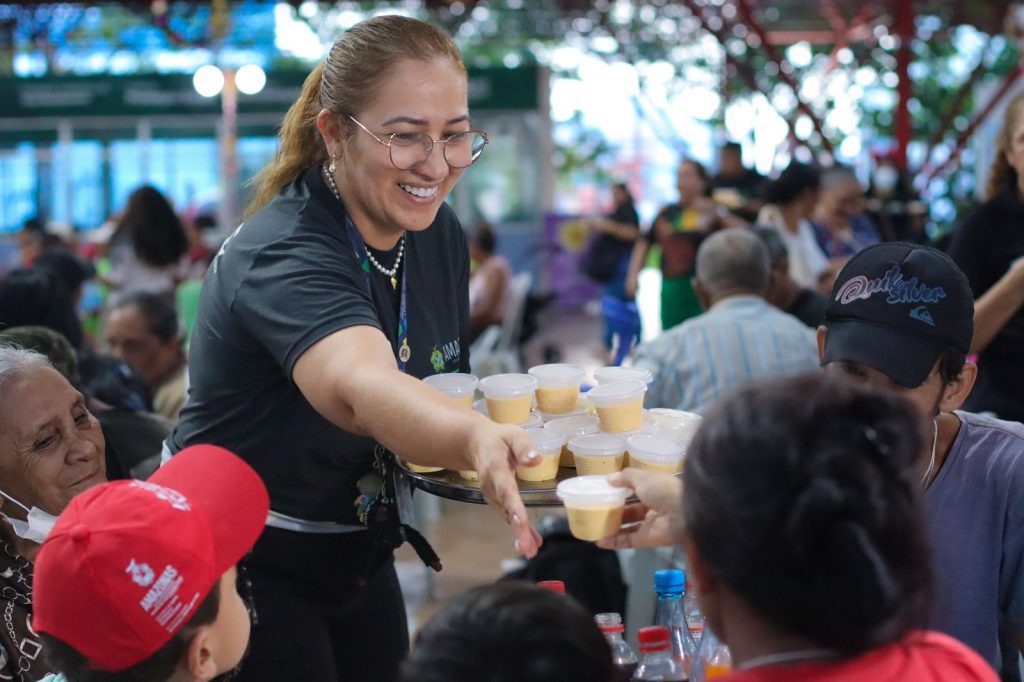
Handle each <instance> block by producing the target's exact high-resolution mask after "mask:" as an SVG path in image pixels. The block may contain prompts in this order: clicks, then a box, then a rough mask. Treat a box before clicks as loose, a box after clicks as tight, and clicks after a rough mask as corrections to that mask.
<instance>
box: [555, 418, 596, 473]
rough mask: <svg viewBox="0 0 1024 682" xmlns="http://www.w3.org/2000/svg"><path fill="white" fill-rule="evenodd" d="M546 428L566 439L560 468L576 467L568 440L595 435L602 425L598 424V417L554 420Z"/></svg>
mask: <svg viewBox="0 0 1024 682" xmlns="http://www.w3.org/2000/svg"><path fill="white" fill-rule="evenodd" d="M544 428H545V429H549V430H551V431H554V432H556V433H560V434H562V435H563V436H564V437H565V440H566V445H563V446H562V459H561V462H560V463H559V464H560V466H564V467H575V466H576V458H575V457H573V454H572V451H571V450H569V445H568V440H569V439H570V438H572V437H574V436H587V435H591V434H595V433H597V432H598V430H600V425H599V424H598V421H597V417H590V416H580V417H563V418H561V419H552V420H551V421H549V422H547V423H546V424H544Z"/></svg>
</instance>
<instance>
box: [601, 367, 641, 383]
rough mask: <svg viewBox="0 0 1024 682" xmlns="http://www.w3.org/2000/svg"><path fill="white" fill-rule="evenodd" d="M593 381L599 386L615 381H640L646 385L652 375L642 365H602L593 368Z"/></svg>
mask: <svg viewBox="0 0 1024 682" xmlns="http://www.w3.org/2000/svg"><path fill="white" fill-rule="evenodd" d="M594 381H596V382H597V384H598V385H599V386H600V385H602V384H611V383H614V382H616V381H642V382H644V385H647V384H649V383H651V382H652V381H654V375H653V374H651V372H650V371H649V370H646V369H643V368H642V367H602V368H600V369H595V370H594Z"/></svg>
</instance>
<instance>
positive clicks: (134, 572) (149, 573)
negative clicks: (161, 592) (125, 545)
mask: <svg viewBox="0 0 1024 682" xmlns="http://www.w3.org/2000/svg"><path fill="white" fill-rule="evenodd" d="M124 572H125V573H129V574H131V576H132V582H133V583H135V584H136V585H138V586H140V587H149V586H150V584H151V583H152V582H153V578H155V577H156V575H155V574H154V573H153V569H152V568H150V567H149V564H137V563H135V559H132V560H131V562H130V563H129V564H128V568H126V569H124Z"/></svg>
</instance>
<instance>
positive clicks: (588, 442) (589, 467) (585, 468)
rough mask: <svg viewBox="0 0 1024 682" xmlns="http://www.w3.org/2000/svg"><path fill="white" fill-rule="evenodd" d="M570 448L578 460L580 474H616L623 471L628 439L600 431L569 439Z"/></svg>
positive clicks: (577, 468)
mask: <svg viewBox="0 0 1024 682" xmlns="http://www.w3.org/2000/svg"><path fill="white" fill-rule="evenodd" d="M569 449H570V450H571V451H572V454H573V456H574V457H575V460H576V471H577V472H579V474H580V476H592V475H599V474H604V475H607V474H614V473H615V472H616V471H622V462H623V460H624V459H625V453H626V441H625V440H624V439H622V438H620V437H618V436H615V435H612V434H607V433H599V434H596V435H591V436H575V437H574V438H571V439H569Z"/></svg>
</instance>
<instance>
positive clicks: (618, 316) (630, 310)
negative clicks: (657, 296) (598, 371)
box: [601, 296, 640, 367]
mask: <svg viewBox="0 0 1024 682" xmlns="http://www.w3.org/2000/svg"><path fill="white" fill-rule="evenodd" d="M601 314H602V315H604V318H605V320H607V323H608V329H609V330H611V333H612V365H614V366H616V367H618V366H619V365H621V364H622V362H623V360H625V359H626V356H627V355H629V353H630V351H631V350H633V346H635V345H636V344H637V343H638V342H639V341H640V311H639V310H637V307H636V303H634V302H633V301H623V300H621V299H618V298H614V297H612V296H602V297H601Z"/></svg>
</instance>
